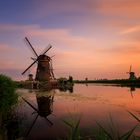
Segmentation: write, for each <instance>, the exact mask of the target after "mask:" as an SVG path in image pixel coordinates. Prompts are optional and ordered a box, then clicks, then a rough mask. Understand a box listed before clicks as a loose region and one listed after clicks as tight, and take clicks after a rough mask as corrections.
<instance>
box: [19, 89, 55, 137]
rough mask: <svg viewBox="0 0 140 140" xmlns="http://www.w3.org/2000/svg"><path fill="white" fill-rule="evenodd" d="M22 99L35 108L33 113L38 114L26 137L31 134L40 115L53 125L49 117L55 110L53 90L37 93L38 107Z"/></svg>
mask: <svg viewBox="0 0 140 140" xmlns="http://www.w3.org/2000/svg"><path fill="white" fill-rule="evenodd" d="M22 99H23V100H24V101H25V102H26V103H27V104H28V105H29V106H30V107H31V108H32V109H33V110H34V112H33V113H32V114H37V115H36V117H35V119H34V120H33V122H32V124H31V126H30V128H29V130H28V131H27V133H26V135H25V136H26V137H27V136H28V135H29V134H30V132H31V130H32V128H33V126H34V125H35V123H36V121H37V119H38V117H42V118H44V119H45V120H46V122H47V124H48V125H49V126H52V125H53V122H52V121H51V120H49V119H48V116H49V115H51V114H52V112H53V101H54V93H53V94H52V93H51V90H48V91H45V92H37V93H36V101H37V105H38V108H36V107H34V106H33V105H32V104H31V103H30V102H29V101H27V100H26V99H25V98H23V97H22Z"/></svg>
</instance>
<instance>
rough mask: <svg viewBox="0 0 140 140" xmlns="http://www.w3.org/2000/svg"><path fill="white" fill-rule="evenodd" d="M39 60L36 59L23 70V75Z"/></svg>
mask: <svg viewBox="0 0 140 140" xmlns="http://www.w3.org/2000/svg"><path fill="white" fill-rule="evenodd" d="M37 61H38V59H36V60H35V61H34V62H33V63H32V64H31V65H30V66H29V67H28V68H27V69H26V70H25V71H24V72H22V75H23V74H24V73H25V72H26V71H27V70H28V69H30V68H31V67H32V66H33V65H34V64H35V63H36V62H37Z"/></svg>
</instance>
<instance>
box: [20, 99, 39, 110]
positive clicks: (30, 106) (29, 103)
mask: <svg viewBox="0 0 140 140" xmlns="http://www.w3.org/2000/svg"><path fill="white" fill-rule="evenodd" d="M22 99H23V100H24V101H25V102H26V103H27V104H28V105H29V106H30V107H32V108H33V109H34V110H35V111H37V112H38V110H37V109H36V108H35V107H34V106H33V105H32V104H30V103H29V102H28V101H27V100H26V99H24V98H23V97H22Z"/></svg>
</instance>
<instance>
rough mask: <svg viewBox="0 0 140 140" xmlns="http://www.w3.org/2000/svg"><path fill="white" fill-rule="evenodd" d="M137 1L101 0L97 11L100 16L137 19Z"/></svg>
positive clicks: (138, 9)
mask: <svg viewBox="0 0 140 140" xmlns="http://www.w3.org/2000/svg"><path fill="white" fill-rule="evenodd" d="M139 7H140V1H139V0H101V2H100V4H99V7H98V11H99V12H101V13H102V14H107V15H114V16H118V18H119V17H126V18H132V19H133V18H139V13H140V8H139Z"/></svg>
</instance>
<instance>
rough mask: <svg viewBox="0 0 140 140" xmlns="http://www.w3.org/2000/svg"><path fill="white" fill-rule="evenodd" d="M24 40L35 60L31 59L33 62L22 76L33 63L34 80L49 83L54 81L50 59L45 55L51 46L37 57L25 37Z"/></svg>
mask: <svg viewBox="0 0 140 140" xmlns="http://www.w3.org/2000/svg"><path fill="white" fill-rule="evenodd" d="M25 40H26V41H27V43H28V44H29V46H30V48H31V50H32V51H33V53H34V55H35V57H36V58H32V57H31V59H32V60H33V61H34V62H33V63H32V64H31V65H30V66H29V67H28V68H27V69H26V70H25V71H24V72H23V73H22V75H23V74H24V73H26V72H27V71H28V70H29V69H30V68H31V67H32V66H33V65H34V64H35V63H37V70H36V76H35V80H38V81H50V80H51V79H54V73H53V68H52V58H51V57H49V56H48V55H46V53H47V52H48V51H49V50H50V49H51V48H52V46H51V45H48V47H47V48H46V49H45V50H44V51H43V52H42V53H41V54H40V55H38V54H37V53H36V51H35V49H34V48H33V46H32V45H31V43H30V41H29V40H28V38H27V37H25Z"/></svg>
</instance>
